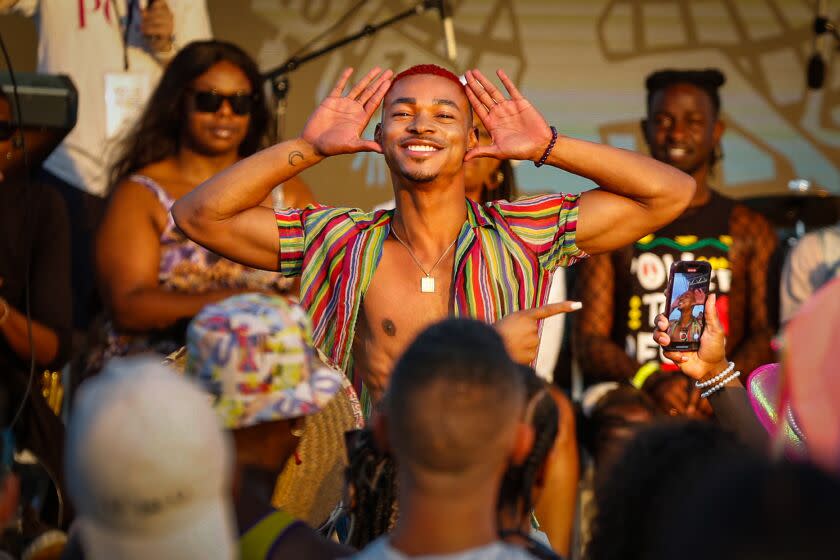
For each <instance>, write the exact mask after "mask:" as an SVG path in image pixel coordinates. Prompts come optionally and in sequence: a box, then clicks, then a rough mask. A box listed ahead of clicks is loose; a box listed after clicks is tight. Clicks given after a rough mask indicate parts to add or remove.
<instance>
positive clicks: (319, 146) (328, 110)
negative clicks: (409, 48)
mask: <svg viewBox="0 0 840 560" xmlns="http://www.w3.org/2000/svg"><path fill="white" fill-rule="evenodd" d="M351 74H353V69H352V68H346V69H345V70H344V72H342V73H341V77H340V78H339V79H338V82H337V83H336V84H335V87H334V88H333V89H332V91H331V92H330V94H329V95H328V96H327V98H326V99H324V100H323V101H322V102H321V104H320V105H318V108H317V109H315V112H314V113H312V116H310V117H309V120H308V121H307V122H306V126H305V127H304V128H303V134H301V137H302V138H303V139H304V140H306V141H307V142H309V143H310V144H312V147H313V148H314V149H315V152H316V153H318V154H320V155H322V156H325V157H326V156H335V155H339V154H352V153H356V152H379V153H382V147H381V146H380V145H379V144H378V143H377V142H374V141H371V140H364V139H363V138H362V133H363V132H364V130H365V127H367V125H368V123H369V122H370V119H371V117H372V116H373V113H374V112H376V109H377V107H379V104H380V103H382V99H383V98H384V97H385V93H386V92H387V91H388V88H390V87H391V76H393V75H394V73H393V72H392V71H391V70H385V71H384V72H383V71H382V69H381V68H379V67H378V66H377V67H375V68H374V69H373V70H371V71H370V72H368V73H367V74H366V75H365V77H364V78H362V79H361V80H359V83H357V84H356V85H355V86H353V88H352V89H351V90H350V92H349V93H347V95H344V93H343V92H344V87H345V86H346V85H347V82H348V81H349V80H350V75H351Z"/></svg>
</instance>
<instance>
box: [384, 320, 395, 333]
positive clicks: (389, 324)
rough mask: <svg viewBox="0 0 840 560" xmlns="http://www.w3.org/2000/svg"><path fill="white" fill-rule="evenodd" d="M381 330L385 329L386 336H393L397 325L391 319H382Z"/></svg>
mask: <svg viewBox="0 0 840 560" xmlns="http://www.w3.org/2000/svg"><path fill="white" fill-rule="evenodd" d="M382 330H383V331H385V334H387V335H388V336H394V335H396V334H397V327H396V325H394V322H393V321H392V320H391V319H383V320H382Z"/></svg>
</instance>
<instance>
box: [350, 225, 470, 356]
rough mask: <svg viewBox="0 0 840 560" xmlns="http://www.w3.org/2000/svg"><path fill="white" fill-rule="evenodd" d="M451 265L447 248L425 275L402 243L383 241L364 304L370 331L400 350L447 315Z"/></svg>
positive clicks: (450, 298) (452, 258) (451, 254)
mask: <svg viewBox="0 0 840 560" xmlns="http://www.w3.org/2000/svg"><path fill="white" fill-rule="evenodd" d="M453 264H454V257H453V253H452V251H451V250H450V251H449V252H448V254H446V255H445V256H444V257H443V259H442V260H441V261H440V263H439V264H438V265H437V266H436V267H435V268H434V270H433V271H429V268H426V271H429V272H430V274H429V275H428V276H427V275H426V274H425V273H424V271H423V270H421V268H420V267H419V266H418V265H417V263H415V262H414V260H413V259H412V258H411V256H410V255H409V254H408V253H407V251H406V250H405V249H404V248H403V247H402V246H400V245H399V244H397V243H396V242H394V241H393V240H388V241H386V242H385V246H384V247H383V253H382V258H381V260H380V262H379V266H378V267H377V269H376V272H375V273H374V275H373V279H372V280H371V284H370V287H369V288H368V290H367V293H366V294H365V299H364V303H363V311H364V313H365V316H366V318H367V321H368V325H369V326H370V328H371V330H372V331H374V333H375V334H377V335H380V336H383V341H384V342H385V343H387V342H388V341H391V340H393V341H394V342H396V343H397V344H398V345H399V346H400V351H402V350H403V349H404V347H405V346H406V345H408V343H410V342H411V340H413V339H414V337H415V336H417V334H419V333H420V331H422V330H423V329H424V328H426V327H427V326H428V325H430V324H431V323H434V322H436V321H439V320H440V319H443V318H444V317H447V316H448V315H449V313H450V311H449V310H450V307H451V300H452V297H451V291H452V267H453Z"/></svg>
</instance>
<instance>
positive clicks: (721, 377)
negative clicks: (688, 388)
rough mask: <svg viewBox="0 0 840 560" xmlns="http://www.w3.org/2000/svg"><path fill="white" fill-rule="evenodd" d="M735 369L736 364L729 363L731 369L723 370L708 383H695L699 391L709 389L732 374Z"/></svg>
mask: <svg viewBox="0 0 840 560" xmlns="http://www.w3.org/2000/svg"><path fill="white" fill-rule="evenodd" d="M733 369H735V362H729V367H727V368H726V369H725V370H723V371H722V372H720V373H719V374H717V375H716V376H714V377H713V378H711V379H709V380H708V381H697V382H695V383H694V385H695V386H696V387H697V388H698V389H703V388H705V387H709V386H710V385H714V384H715V383H717V382H718V381H720V380H721V379H723V378H724V377H726V376H727V375H729V374H730V373H732V370H733Z"/></svg>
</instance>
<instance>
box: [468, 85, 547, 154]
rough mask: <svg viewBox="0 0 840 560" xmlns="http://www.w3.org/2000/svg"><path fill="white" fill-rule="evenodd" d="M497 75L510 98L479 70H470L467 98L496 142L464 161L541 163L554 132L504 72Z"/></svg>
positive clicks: (478, 148)
mask: <svg viewBox="0 0 840 560" xmlns="http://www.w3.org/2000/svg"><path fill="white" fill-rule="evenodd" d="M496 74H497V75H498V76H499V79H500V80H501V81H502V84H503V85H504V86H505V89H507V91H508V94H510V99H508V98H506V97H505V95H504V94H503V93H502V92H501V91H499V89H498V88H497V87H496V86H494V85H493V84H492V82H490V80H488V79H487V78H486V77H484V75H483V74H482V73H481V72H479V71H478V70H467V73H466V78H467V86H466V92H467V98H469V100H470V104H471V105H472V107H473V110H474V111H475V114H476V115H478V118H479V119H481V122H482V123H484V127H485V128H486V129H487V132H489V133H490V137H491V138H492V139H493V143H492V144H490V145H489V146H476V147H475V148H473V149H472V150H470V151H469V152H467V154H466V155H465V156H464V161H469V160H471V159H473V158H477V157H492V158H496V159H521V160H531V161H537V160H539V159H540V157H542V155H543V153H544V152H545V149H546V148H547V147H548V144H549V142H551V129H550V128H549V126H548V123H547V122H546V120H545V119H544V118H543V116H542V115H541V114H540V112H539V111H537V110H536V108H534V106H533V105H531V102H530V101H528V100H527V99H525V97H523V96H522V94H521V93H520V92H519V90H518V89H517V88H516V86H515V85H513V82H512V81H511V80H510V78H508V76H507V74H505V73H504V71H503V70H497V71H496Z"/></svg>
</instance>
